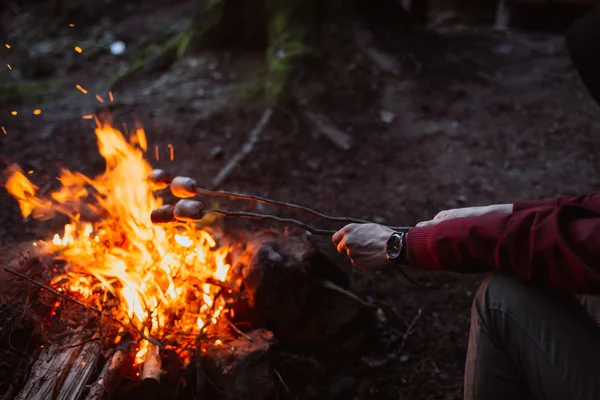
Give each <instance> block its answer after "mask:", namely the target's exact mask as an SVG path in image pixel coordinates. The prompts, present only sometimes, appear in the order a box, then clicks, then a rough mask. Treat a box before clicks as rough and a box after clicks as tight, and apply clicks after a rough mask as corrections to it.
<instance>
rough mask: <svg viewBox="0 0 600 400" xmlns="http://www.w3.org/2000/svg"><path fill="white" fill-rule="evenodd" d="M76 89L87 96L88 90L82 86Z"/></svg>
mask: <svg viewBox="0 0 600 400" xmlns="http://www.w3.org/2000/svg"><path fill="white" fill-rule="evenodd" d="M75 87H76V88H77V89H78V90H79V91H80V92H81V93H83V94H87V90H85V89H84V88H82V87H81V85H75Z"/></svg>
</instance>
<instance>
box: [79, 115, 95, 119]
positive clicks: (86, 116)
mask: <svg viewBox="0 0 600 400" xmlns="http://www.w3.org/2000/svg"><path fill="white" fill-rule="evenodd" d="M81 118H83V119H92V118H94V116H93V115H92V114H88V115H84V116H82V117H81Z"/></svg>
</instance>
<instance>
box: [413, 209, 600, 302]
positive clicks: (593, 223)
mask: <svg viewBox="0 0 600 400" xmlns="http://www.w3.org/2000/svg"><path fill="white" fill-rule="evenodd" d="M599 200H600V199H599ZM593 208H595V209H600V207H593ZM407 251H408V256H409V258H410V260H411V262H412V263H413V264H414V265H415V266H417V267H420V268H423V269H427V270H446V271H455V272H462V273H470V272H485V271H494V270H496V271H503V272H507V273H514V274H516V275H517V276H519V277H521V278H523V279H525V280H528V281H532V282H535V283H537V284H540V285H543V286H545V287H549V288H555V289H565V290H569V291H571V292H574V293H600V211H594V210H593V209H592V207H584V206H581V205H570V204H568V205H561V206H558V207H548V206H546V207H538V208H531V209H528V210H522V211H519V212H514V213H512V214H488V215H484V216H480V217H468V218H457V219H453V220H448V221H443V222H441V223H439V224H437V225H433V226H426V227H421V228H412V229H411V230H410V231H409V232H408V238H407Z"/></svg>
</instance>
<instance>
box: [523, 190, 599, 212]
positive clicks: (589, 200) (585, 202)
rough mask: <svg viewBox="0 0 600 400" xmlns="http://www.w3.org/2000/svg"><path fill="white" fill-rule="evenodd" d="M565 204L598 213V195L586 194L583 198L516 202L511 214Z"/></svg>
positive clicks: (566, 197) (568, 197) (570, 197)
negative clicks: (587, 208) (586, 208)
mask: <svg viewBox="0 0 600 400" xmlns="http://www.w3.org/2000/svg"><path fill="white" fill-rule="evenodd" d="M567 204H572V205H581V206H584V207H590V208H592V209H593V210H598V211H600V195H598V194H586V195H583V196H564V197H559V198H557V199H552V200H531V201H517V202H516V203H514V204H513V212H517V211H523V210H528V209H530V208H537V207H558V206H562V205H567Z"/></svg>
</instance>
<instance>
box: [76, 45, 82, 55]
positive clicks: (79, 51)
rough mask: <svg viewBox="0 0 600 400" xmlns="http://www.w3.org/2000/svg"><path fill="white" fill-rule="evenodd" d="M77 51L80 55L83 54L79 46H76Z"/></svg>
mask: <svg viewBox="0 0 600 400" xmlns="http://www.w3.org/2000/svg"><path fill="white" fill-rule="evenodd" d="M75 51H76V52H78V53H79V54H81V53H82V52H83V50H82V49H81V47H79V46H75Z"/></svg>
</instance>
